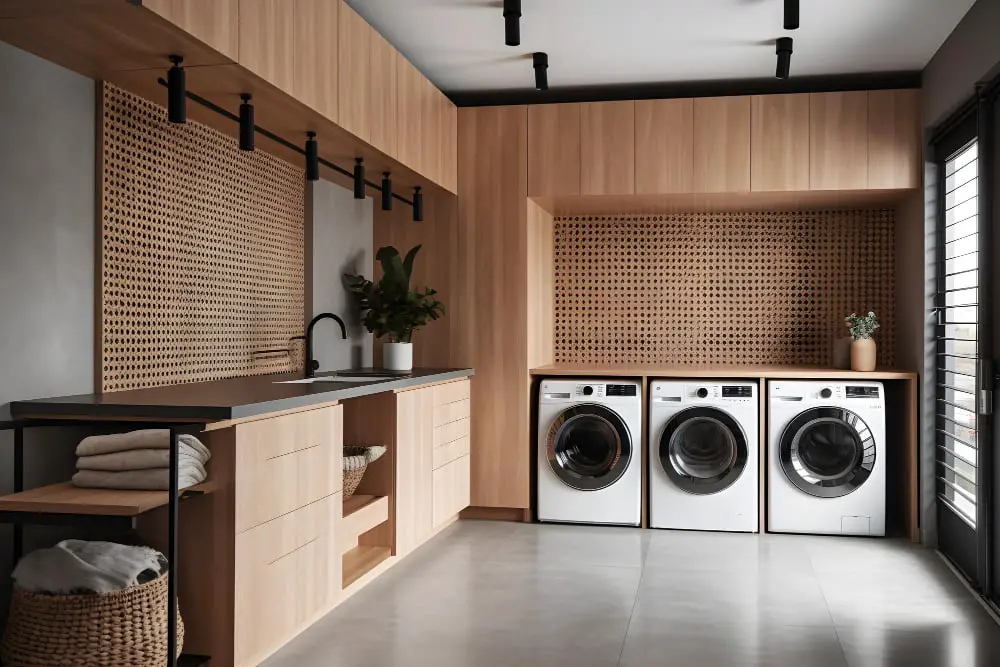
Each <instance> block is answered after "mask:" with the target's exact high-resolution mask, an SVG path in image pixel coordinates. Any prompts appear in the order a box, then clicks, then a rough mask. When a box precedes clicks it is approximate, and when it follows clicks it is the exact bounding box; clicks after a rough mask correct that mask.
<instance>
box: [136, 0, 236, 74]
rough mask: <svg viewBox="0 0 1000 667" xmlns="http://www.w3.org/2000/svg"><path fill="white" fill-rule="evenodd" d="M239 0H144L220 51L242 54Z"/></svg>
mask: <svg viewBox="0 0 1000 667" xmlns="http://www.w3.org/2000/svg"><path fill="white" fill-rule="evenodd" d="M239 4H240V0H143V3H142V5H143V7H146V8H147V9H150V10H152V11H154V12H156V13H157V14H159V15H160V16H162V17H163V18H165V19H167V20H168V21H170V22H171V23H173V24H175V25H177V26H179V27H180V28H181V29H183V30H184V31H185V32H187V33H189V34H191V35H194V36H195V37H197V38H198V39H200V40H201V41H203V42H205V43H206V44H208V45H209V46H211V47H212V48H214V49H215V50H216V51H218V52H219V53H221V54H223V55H225V56H228V57H229V58H231V59H232V60H234V61H235V60H236V59H237V57H238V56H239V50H240V41H239V31H240V25H239Z"/></svg>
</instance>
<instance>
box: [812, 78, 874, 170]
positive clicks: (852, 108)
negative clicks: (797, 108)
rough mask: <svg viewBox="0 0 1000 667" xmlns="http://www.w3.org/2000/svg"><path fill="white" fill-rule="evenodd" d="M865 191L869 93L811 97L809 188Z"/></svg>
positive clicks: (827, 94)
mask: <svg viewBox="0 0 1000 667" xmlns="http://www.w3.org/2000/svg"><path fill="white" fill-rule="evenodd" d="M867 187H868V93H867V92H866V91H863V90H862V91H851V92H842V93H810V95H809V188H810V189H811V190H863V189H865V188H867Z"/></svg>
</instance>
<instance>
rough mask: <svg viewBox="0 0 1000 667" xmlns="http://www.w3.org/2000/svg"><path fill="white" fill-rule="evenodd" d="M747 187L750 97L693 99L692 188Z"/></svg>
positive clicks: (743, 189) (744, 189)
mask: <svg viewBox="0 0 1000 667" xmlns="http://www.w3.org/2000/svg"><path fill="white" fill-rule="evenodd" d="M749 190H750V98H749V97H699V98H697V99H695V101H694V191H695V192H748V191H749Z"/></svg>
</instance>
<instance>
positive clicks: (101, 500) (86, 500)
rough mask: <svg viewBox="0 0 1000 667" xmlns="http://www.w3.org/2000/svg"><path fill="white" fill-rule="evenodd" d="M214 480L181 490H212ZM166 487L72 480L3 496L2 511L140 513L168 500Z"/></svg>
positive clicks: (187, 493)
mask: <svg viewBox="0 0 1000 667" xmlns="http://www.w3.org/2000/svg"><path fill="white" fill-rule="evenodd" d="M213 490H215V483H214V482H212V481H208V482H204V483H202V484H197V485H195V486H191V487H188V488H186V489H183V490H182V491H181V498H184V497H186V496H192V495H200V494H205V493H211V492H212V491H213ZM169 497H170V496H169V494H168V492H166V491H119V490H116V489H84V488H80V487H76V486H73V484H72V483H70V482H63V483H61V484H51V485H49V486H40V487H38V488H35V489H29V490H27V491H22V492H21V493H12V494H10V495H6V496H0V511H3V512H33V513H38V514H90V515H95V516H137V515H139V514H142V513H144V512H148V511H149V510H152V509H156V508H157V507H162V506H164V505H166V504H167V502H168V500H169Z"/></svg>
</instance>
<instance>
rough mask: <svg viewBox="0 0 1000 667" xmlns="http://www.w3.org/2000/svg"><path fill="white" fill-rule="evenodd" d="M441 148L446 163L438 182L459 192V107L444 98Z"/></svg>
mask: <svg viewBox="0 0 1000 667" xmlns="http://www.w3.org/2000/svg"><path fill="white" fill-rule="evenodd" d="M441 149H442V151H443V152H444V163H443V168H442V171H441V180H440V181H438V183H439V184H440V185H441V187H443V188H444V189H446V190H448V191H449V192H454V193H457V192H458V107H456V106H455V104H454V103H453V102H452V101H451V100H450V99H448V98H444V120H443V121H442V126H441Z"/></svg>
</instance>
